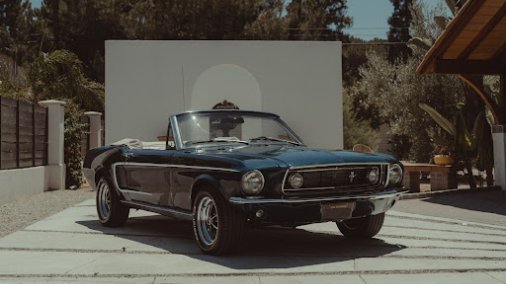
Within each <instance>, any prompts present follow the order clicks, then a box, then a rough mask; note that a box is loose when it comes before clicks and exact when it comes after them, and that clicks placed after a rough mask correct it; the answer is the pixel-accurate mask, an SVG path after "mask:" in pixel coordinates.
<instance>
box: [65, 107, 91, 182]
mask: <svg viewBox="0 0 506 284" xmlns="http://www.w3.org/2000/svg"><path fill="white" fill-rule="evenodd" d="M81 116H82V112H81V110H80V109H79V107H78V106H77V104H75V103H73V102H72V101H70V100H67V104H66V105H65V139H64V146H65V155H64V157H65V158H64V160H65V168H66V172H65V188H71V189H74V188H79V187H81V185H82V183H83V179H82V172H81V170H82V165H81V161H82V158H83V157H82V155H81V138H82V136H83V135H84V131H85V129H86V125H85V124H83V123H81Z"/></svg>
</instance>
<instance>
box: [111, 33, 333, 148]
mask: <svg viewBox="0 0 506 284" xmlns="http://www.w3.org/2000/svg"><path fill="white" fill-rule="evenodd" d="M105 66H106V77H105V89H106V97H105V125H106V143H112V142H114V141H117V140H120V139H123V138H125V137H128V138H139V139H141V140H144V141H153V140H156V137H157V136H160V135H165V132H166V127H167V118H168V116H169V115H170V114H173V113H178V112H182V111H186V110H202V109H211V108H212V107H213V106H214V105H215V104H217V103H219V102H221V101H223V100H228V101H231V102H233V103H234V104H236V105H237V106H239V108H240V109H243V110H260V111H267V112H273V113H277V114H279V115H280V116H281V117H282V118H283V119H284V120H285V121H286V122H287V123H288V124H289V125H290V126H291V127H292V128H293V129H294V130H295V131H296V132H297V133H298V134H299V135H300V136H301V138H302V139H303V140H304V142H305V143H306V144H307V145H309V146H313V147H320V148H327V149H333V148H342V146H343V123H342V69H341V43H340V42H315V41H311V42H301V41H294V42H292V41H123V40H113V41H106V65H105Z"/></svg>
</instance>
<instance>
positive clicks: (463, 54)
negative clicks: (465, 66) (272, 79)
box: [458, 2, 506, 59]
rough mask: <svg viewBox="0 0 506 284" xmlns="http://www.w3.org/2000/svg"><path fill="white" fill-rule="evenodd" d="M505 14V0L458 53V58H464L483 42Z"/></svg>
mask: <svg viewBox="0 0 506 284" xmlns="http://www.w3.org/2000/svg"><path fill="white" fill-rule="evenodd" d="M505 15H506V2H505V3H503V4H502V6H501V8H499V10H498V11H497V13H495V15H494V16H493V17H492V18H490V20H489V21H488V23H487V24H485V26H484V27H483V28H482V29H481V30H480V32H479V33H478V34H477V35H476V36H475V37H474V38H473V39H472V40H471V42H470V43H469V44H468V45H467V46H466V48H465V49H464V50H463V51H462V52H461V53H460V54H459V56H458V58H459V59H466V58H468V57H469V55H470V54H471V53H472V52H473V51H474V50H475V49H476V48H477V47H478V46H479V45H480V43H482V42H483V40H484V39H485V37H487V35H488V34H489V33H490V32H491V31H492V30H493V29H494V28H495V27H496V26H497V24H498V23H499V21H501V20H502V19H503V17H504V16H505ZM491 55H492V54H491Z"/></svg>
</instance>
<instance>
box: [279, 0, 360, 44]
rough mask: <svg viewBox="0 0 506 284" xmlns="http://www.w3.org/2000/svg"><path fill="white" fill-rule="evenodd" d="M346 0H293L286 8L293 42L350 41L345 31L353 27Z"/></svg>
mask: <svg viewBox="0 0 506 284" xmlns="http://www.w3.org/2000/svg"><path fill="white" fill-rule="evenodd" d="M347 9H348V6H347V5H346V0H293V1H291V2H290V3H289V4H288V6H287V7H286V12H287V15H286V20H287V26H288V34H289V36H288V38H289V39H291V40H336V39H337V40H342V41H348V40H349V39H348V37H347V36H346V35H345V34H344V32H343V29H345V28H347V27H349V26H351V24H352V19H351V18H350V17H349V16H347V15H346V11H347Z"/></svg>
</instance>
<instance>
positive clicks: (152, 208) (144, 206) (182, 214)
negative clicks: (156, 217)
mask: <svg viewBox="0 0 506 284" xmlns="http://www.w3.org/2000/svg"><path fill="white" fill-rule="evenodd" d="M121 203H123V204H125V205H127V206H129V207H133V208H136V209H142V210H147V211H150V212H155V213H159V214H162V215H168V216H174V217H177V218H181V219H185V220H192V219H193V215H192V214H191V213H186V212H183V211H180V210H176V209H171V208H166V207H161V206H156V205H150V204H144V203H138V202H135V201H126V200H122V201H121Z"/></svg>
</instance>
